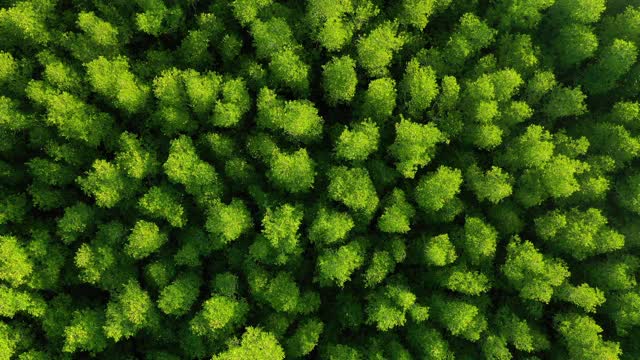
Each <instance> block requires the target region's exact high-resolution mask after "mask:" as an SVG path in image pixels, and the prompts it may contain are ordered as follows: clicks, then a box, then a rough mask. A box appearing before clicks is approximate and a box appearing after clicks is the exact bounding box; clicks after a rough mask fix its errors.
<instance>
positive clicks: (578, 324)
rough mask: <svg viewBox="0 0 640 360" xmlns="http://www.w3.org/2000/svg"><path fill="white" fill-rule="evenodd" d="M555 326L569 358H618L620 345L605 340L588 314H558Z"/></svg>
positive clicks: (598, 327)
mask: <svg viewBox="0 0 640 360" xmlns="http://www.w3.org/2000/svg"><path fill="white" fill-rule="evenodd" d="M554 322H555V327H556V329H557V331H558V333H560V335H561V336H562V338H563V342H564V344H565V347H566V349H567V351H568V353H569V359H572V360H573V359H576V360H577V359H586V360H591V359H593V360H595V359H619V355H620V354H621V352H622V351H621V350H620V345H619V344H618V343H616V342H612V341H606V340H604V339H603V338H602V335H601V334H600V333H601V332H602V328H601V327H600V326H599V325H598V324H597V323H596V322H595V321H594V320H593V319H592V318H591V317H589V316H586V315H579V314H575V313H568V314H559V315H557V316H556V317H555V318H554Z"/></svg>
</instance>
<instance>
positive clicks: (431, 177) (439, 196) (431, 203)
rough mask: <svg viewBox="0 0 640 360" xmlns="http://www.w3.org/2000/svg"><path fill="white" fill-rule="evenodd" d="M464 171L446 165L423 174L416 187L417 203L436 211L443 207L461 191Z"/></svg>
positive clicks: (427, 209)
mask: <svg viewBox="0 0 640 360" xmlns="http://www.w3.org/2000/svg"><path fill="white" fill-rule="evenodd" d="M460 185H462V171H460V170H458V169H452V168H449V167H446V166H440V167H438V170H436V171H435V172H432V173H430V174H427V175H423V176H422V177H421V178H420V180H419V181H418V185H417V186H416V189H415V199H416V203H417V204H418V205H419V206H420V207H421V208H422V209H423V210H425V211H429V212H434V211H438V210H440V209H442V208H443V207H444V206H445V205H446V204H447V203H450V202H451V201H452V200H453V199H454V198H455V196H456V195H457V194H458V193H460Z"/></svg>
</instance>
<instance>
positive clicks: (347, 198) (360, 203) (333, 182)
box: [327, 166, 380, 218]
mask: <svg viewBox="0 0 640 360" xmlns="http://www.w3.org/2000/svg"><path fill="white" fill-rule="evenodd" d="M328 175H329V187H328V188H327V191H328V193H329V197H330V198H331V199H332V200H334V201H339V202H342V203H343V204H344V205H345V206H347V207H348V208H349V209H350V210H352V211H353V212H355V213H356V214H359V215H363V216H365V217H366V218H369V217H370V216H371V215H373V213H374V211H375V210H376V208H377V207H378V203H379V202H380V200H379V199H378V194H377V193H376V189H375V187H374V186H373V183H372V182H371V178H370V177H369V172H368V171H367V170H366V169H363V168H347V167H346V166H337V167H334V168H332V169H330V170H329V174H328Z"/></svg>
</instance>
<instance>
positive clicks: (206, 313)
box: [190, 295, 249, 337]
mask: <svg viewBox="0 0 640 360" xmlns="http://www.w3.org/2000/svg"><path fill="white" fill-rule="evenodd" d="M248 311H249V307H248V305H247V303H246V302H245V301H244V300H236V299H234V298H231V297H227V296H222V295H213V296H212V297H211V298H209V299H208V300H207V301H205V302H204V303H203V304H202V310H200V311H199V312H198V313H197V314H196V315H195V316H194V318H193V319H192V320H191V322H190V328H191V330H192V331H193V332H194V333H196V334H198V335H200V336H210V337H216V336H220V335H222V334H224V332H225V331H228V330H233V329H234V328H237V327H238V326H239V325H241V324H242V323H243V322H244V320H245V317H246V315H247V312H248Z"/></svg>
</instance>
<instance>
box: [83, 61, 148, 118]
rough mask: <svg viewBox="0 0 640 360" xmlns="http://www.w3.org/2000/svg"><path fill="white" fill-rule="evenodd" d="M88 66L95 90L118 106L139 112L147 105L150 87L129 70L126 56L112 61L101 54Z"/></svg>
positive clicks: (88, 74) (130, 111)
mask: <svg viewBox="0 0 640 360" xmlns="http://www.w3.org/2000/svg"><path fill="white" fill-rule="evenodd" d="M86 66H87V76H88V77H89V83H90V84H91V86H92V87H93V90H94V91H95V92H97V93H98V94H100V95H102V96H104V97H106V98H107V99H109V100H110V101H112V102H113V105H114V106H115V107H116V108H118V109H122V110H125V111H127V112H129V113H137V112H139V111H140V110H141V109H142V108H143V107H144V106H145V103H146V101H147V99H148V97H149V87H148V86H146V85H142V84H140V82H139V81H138V80H137V79H136V78H135V77H134V75H133V74H132V73H131V72H130V71H129V62H128V60H127V59H126V58H124V57H117V58H115V59H114V60H113V61H110V60H107V59H106V58H104V57H102V56H101V57H99V58H97V59H95V60H93V61H91V62H89V63H88V64H87V65H86Z"/></svg>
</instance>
